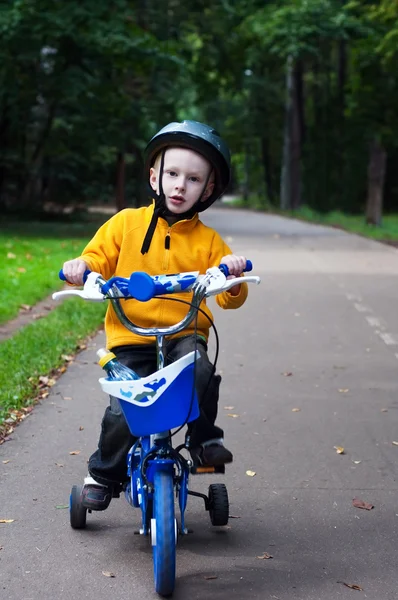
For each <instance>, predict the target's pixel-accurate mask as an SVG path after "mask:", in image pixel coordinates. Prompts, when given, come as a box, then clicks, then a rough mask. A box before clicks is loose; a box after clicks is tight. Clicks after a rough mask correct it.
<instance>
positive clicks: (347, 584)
mask: <svg viewBox="0 0 398 600" xmlns="http://www.w3.org/2000/svg"><path fill="white" fill-rule="evenodd" d="M337 583H342V584H343V585H345V586H346V587H348V588H351V589H352V590H358V592H363V588H361V586H360V585H356V584H355V583H346V582H345V581H338V582H337Z"/></svg>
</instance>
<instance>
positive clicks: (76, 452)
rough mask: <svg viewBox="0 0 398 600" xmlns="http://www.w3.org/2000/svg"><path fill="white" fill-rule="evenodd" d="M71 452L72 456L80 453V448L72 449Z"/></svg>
mask: <svg viewBox="0 0 398 600" xmlns="http://www.w3.org/2000/svg"><path fill="white" fill-rule="evenodd" d="M69 454H71V455H72V456H74V455H76V454H80V450H72V451H71V452H69Z"/></svg>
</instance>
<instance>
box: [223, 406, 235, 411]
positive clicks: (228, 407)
mask: <svg viewBox="0 0 398 600" xmlns="http://www.w3.org/2000/svg"><path fill="white" fill-rule="evenodd" d="M224 408H225V410H234V408H235V406H224Z"/></svg>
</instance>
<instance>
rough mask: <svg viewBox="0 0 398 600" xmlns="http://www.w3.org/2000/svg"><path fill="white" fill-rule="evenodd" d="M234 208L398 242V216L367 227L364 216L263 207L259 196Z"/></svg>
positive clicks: (234, 204)
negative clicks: (249, 209) (266, 213)
mask: <svg viewBox="0 0 398 600" xmlns="http://www.w3.org/2000/svg"><path fill="white" fill-rule="evenodd" d="M230 205H231V206H233V207H238V208H251V209H255V210H260V211H263V212H268V213H276V214H278V215H282V216H286V217H292V218H293V219H300V220H302V221H309V222H311V223H319V224H321V225H327V226H330V227H338V228H340V229H344V230H346V231H349V232H351V233H357V234H359V235H363V236H364V237H368V238H372V239H375V240H380V241H398V214H393V215H385V216H384V217H383V220H382V224H381V226H380V227H376V226H374V225H367V224H366V223H365V216H364V215H347V214H344V213H342V212H340V211H332V212H329V213H320V212H318V211H316V210H313V209H311V208H309V207H308V206H303V207H302V208H300V209H299V210H295V211H293V210H291V211H282V210H279V209H277V208H275V207H272V206H270V205H267V206H264V205H261V202H260V200H259V198H258V197H257V196H253V197H251V198H249V202H248V203H247V204H246V203H245V202H243V200H242V199H241V198H237V199H236V201H234V202H231V203H230Z"/></svg>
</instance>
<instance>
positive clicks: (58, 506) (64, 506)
mask: <svg viewBox="0 0 398 600" xmlns="http://www.w3.org/2000/svg"><path fill="white" fill-rule="evenodd" d="M55 508H69V504H57V506H56V507H55Z"/></svg>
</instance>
